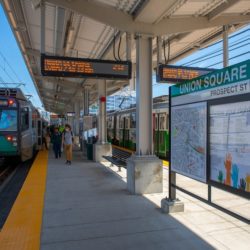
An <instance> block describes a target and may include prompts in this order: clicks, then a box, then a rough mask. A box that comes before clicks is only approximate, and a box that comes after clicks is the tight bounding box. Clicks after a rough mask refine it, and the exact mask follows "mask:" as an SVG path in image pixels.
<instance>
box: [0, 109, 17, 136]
mask: <svg viewBox="0 0 250 250" xmlns="http://www.w3.org/2000/svg"><path fill="white" fill-rule="evenodd" d="M16 130H17V111H16V110H8V109H0V131H16Z"/></svg>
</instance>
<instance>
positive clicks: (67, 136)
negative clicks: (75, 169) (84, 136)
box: [62, 124, 74, 165]
mask: <svg viewBox="0 0 250 250" xmlns="http://www.w3.org/2000/svg"><path fill="white" fill-rule="evenodd" d="M62 141H63V145H64V148H65V153H66V164H69V165H71V161H72V147H73V141H74V137H73V133H72V131H71V127H70V125H69V124H66V125H65V131H64V133H63V137H62Z"/></svg>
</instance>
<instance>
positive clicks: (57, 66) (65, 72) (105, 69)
mask: <svg viewBox="0 0 250 250" xmlns="http://www.w3.org/2000/svg"><path fill="white" fill-rule="evenodd" d="M41 72H42V75H43V76H57V77H84V78H106V79H130V78H131V62H130V61H110V60H97V59H87V58H74V57H59V56H47V55H44V54H42V55H41Z"/></svg>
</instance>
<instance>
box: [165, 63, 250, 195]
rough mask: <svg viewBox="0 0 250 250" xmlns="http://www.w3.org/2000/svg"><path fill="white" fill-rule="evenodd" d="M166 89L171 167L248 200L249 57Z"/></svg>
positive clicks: (249, 159)
mask: <svg viewBox="0 0 250 250" xmlns="http://www.w3.org/2000/svg"><path fill="white" fill-rule="evenodd" d="M170 93H171V111H170V112H171V121H170V123H171V169H172V170H173V171H174V172H176V173H180V174H183V175H185V176H188V177H190V178H193V179H195V180H199V181H202V182H205V183H207V182H208V183H210V184H212V185H214V186H217V187H219V188H222V189H224V190H227V191H230V192H232V193H236V194H238V195H241V196H244V197H247V198H250V164H249V162H250V60H247V61H244V62H241V63H239V64H236V65H232V66H230V67H227V68H224V69H221V70H216V71H213V72H211V73H209V74H207V75H204V76H201V77H198V78H195V79H193V80H190V81H186V82H184V83H182V84H178V85H175V86H172V87H171V89H170Z"/></svg>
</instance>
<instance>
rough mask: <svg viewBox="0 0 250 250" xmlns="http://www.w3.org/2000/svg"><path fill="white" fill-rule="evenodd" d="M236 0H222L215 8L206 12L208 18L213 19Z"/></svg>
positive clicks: (236, 1)
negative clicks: (223, 0) (224, 0)
mask: <svg viewBox="0 0 250 250" xmlns="http://www.w3.org/2000/svg"><path fill="white" fill-rule="evenodd" d="M238 2H239V0H227V1H226V2H224V3H223V4H221V5H220V6H218V7H217V8H216V9H215V10H213V11H212V12H210V13H209V14H208V19H209V20H213V19H215V18H216V17H218V16H219V15H220V14H221V13H222V12H224V11H225V10H227V9H229V8H231V7H232V6H233V5H235V4H236V3H238Z"/></svg>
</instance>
